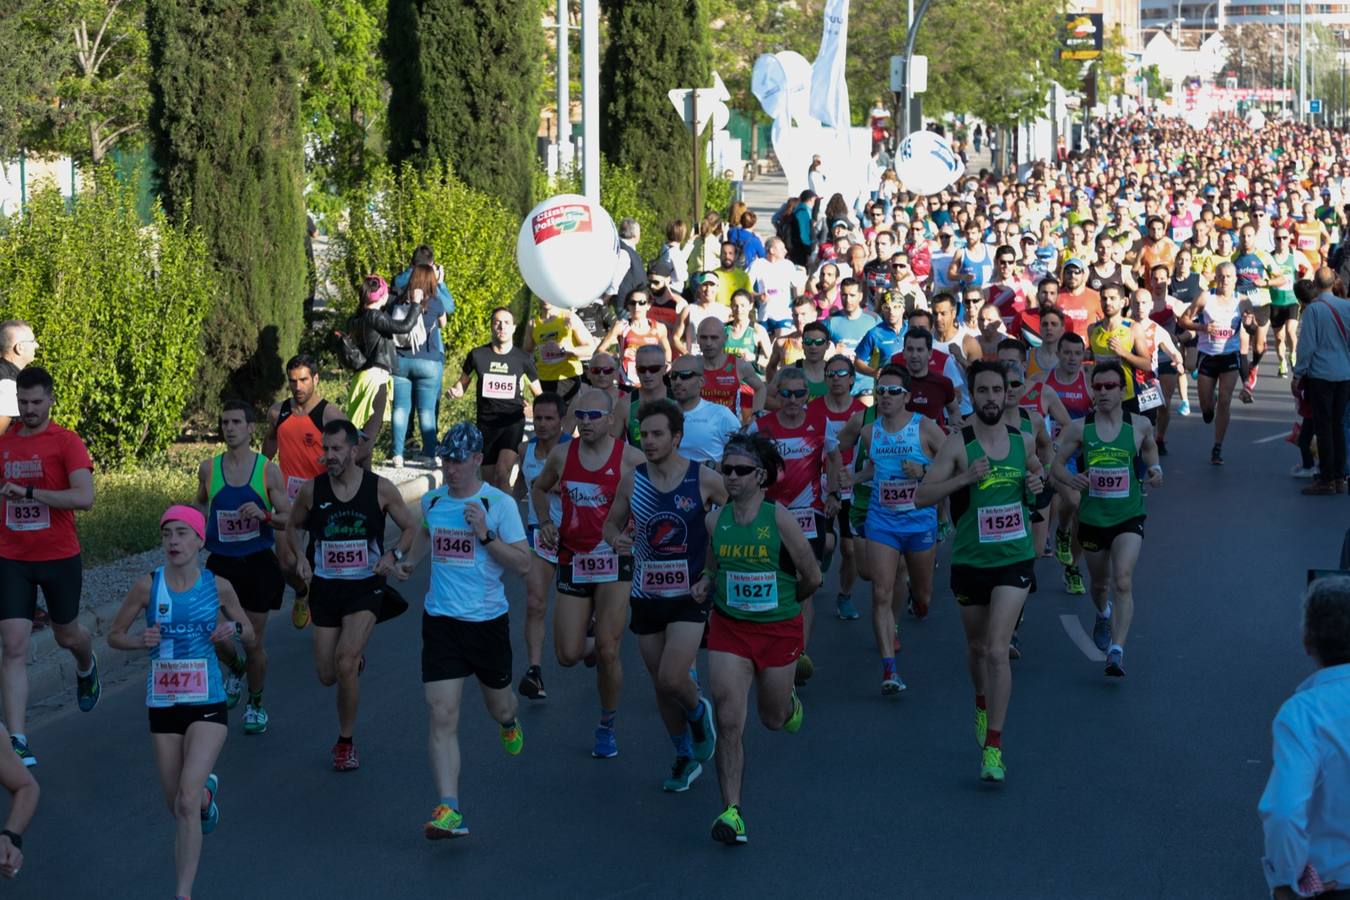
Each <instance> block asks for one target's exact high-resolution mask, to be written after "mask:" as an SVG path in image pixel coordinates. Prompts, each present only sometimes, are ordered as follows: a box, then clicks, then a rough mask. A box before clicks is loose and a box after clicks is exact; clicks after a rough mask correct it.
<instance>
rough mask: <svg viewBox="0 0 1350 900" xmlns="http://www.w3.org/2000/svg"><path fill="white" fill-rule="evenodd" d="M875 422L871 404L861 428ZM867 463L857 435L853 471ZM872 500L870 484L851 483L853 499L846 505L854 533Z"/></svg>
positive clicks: (874, 408) (865, 452) (865, 411)
mask: <svg viewBox="0 0 1350 900" xmlns="http://www.w3.org/2000/svg"><path fill="white" fill-rule="evenodd" d="M876 420H877V405H876V404H875V403H873V404H872V405H871V406H869V407H867V409H865V410H863V427H866V426H868V425H871V424H872V423H873V422H875V421H876ZM865 462H867V448H866V447H864V446H863V442H862V435H861V434H860V435H858V444H857V448H856V449H855V450H854V453H853V471H854V473H858V472H861V471H862V467H863V463H865ZM871 499H872V483H871V482H865V481H856V482H854V483H853V499H852V500H850V501H849V504H848V521H849V524H850V525H852V526H853V530H854V531H855V532H857V531H859V527H860V526H861V525H862V523H863V521H864V520H866V519H867V504H868V503H869V502H870V501H871Z"/></svg>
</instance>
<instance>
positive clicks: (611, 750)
mask: <svg viewBox="0 0 1350 900" xmlns="http://www.w3.org/2000/svg"><path fill="white" fill-rule="evenodd" d="M705 715H706V713H705ZM618 755H619V744H618V742H617V741H615V740H614V729H613V728H606V727H604V726H603V725H601V726H600V727H599V728H597V729H595V749H594V750H592V751H591V756H594V757H595V758H596V759H613V758H614V757H616V756H618Z"/></svg>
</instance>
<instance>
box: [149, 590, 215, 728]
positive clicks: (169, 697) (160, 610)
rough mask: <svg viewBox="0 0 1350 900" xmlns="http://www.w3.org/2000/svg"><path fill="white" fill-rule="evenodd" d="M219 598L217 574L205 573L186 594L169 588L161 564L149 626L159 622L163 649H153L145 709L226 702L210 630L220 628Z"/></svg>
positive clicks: (152, 598)
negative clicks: (148, 707) (146, 707)
mask: <svg viewBox="0 0 1350 900" xmlns="http://www.w3.org/2000/svg"><path fill="white" fill-rule="evenodd" d="M219 612H220V598H219V597H218V596H217V595H216V576H215V575H213V574H212V573H210V572H208V571H206V570H205V569H202V571H201V574H200V575H199V576H198V577H197V583H196V584H194V585H193V586H192V587H191V588H189V589H188V590H186V591H183V592H182V593H179V592H178V591H173V590H170V589H169V584H168V582H167V581H166V580H165V578H164V567H163V566H160V567H159V568H158V569H156V570H155V571H154V572H153V573H152V575H151V577H150V603H149V604H148V605H147V606H146V608H145V624H146V626H147V627H149V626H152V625H155V624H158V625H159V630H160V639H159V646H158V647H152V648H151V649H150V675H149V677H148V678H147V679H146V684H145V705H146V706H154V707H166V706H178V705H190V706H195V705H200V704H205V703H223V702H224V701H225V686H224V684H223V683H222V682H221V680H220V665H219V664H218V663H217V662H216V648H215V645H214V644H212V643H211V632H213V631H215V629H216V620H217V616H218V614H219Z"/></svg>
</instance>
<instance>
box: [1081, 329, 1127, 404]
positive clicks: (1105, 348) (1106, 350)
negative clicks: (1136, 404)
mask: <svg viewBox="0 0 1350 900" xmlns="http://www.w3.org/2000/svg"><path fill="white" fill-rule="evenodd" d="M1112 338H1120V339H1121V340H1122V341H1124V342H1125V343H1126V344H1127V347H1126V349H1127V350H1130V351H1133V349H1134V326H1133V325H1132V324H1131V323H1129V322H1122V323H1121V324H1120V325H1117V326H1116V327H1115V328H1107V327H1106V324H1105V322H1103V323H1101V324H1100V325H1095V326H1093V327H1092V328H1090V329H1089V330H1088V349H1089V350H1090V351H1091V353H1092V359H1093V360H1094V361H1095V362H1106V361H1107V360H1115V361H1116V362H1119V363H1120V365H1121V367H1122V368H1124V369H1125V371H1126V372H1129V371H1131V369H1130V366H1129V365H1128V364H1127V363H1126V362H1125V361H1124V360H1123V359H1121V358H1120V356H1119V355H1118V354H1117V353H1116V352H1115V351H1114V350H1112V349H1111V339H1112ZM1122 391H1123V394H1122V398H1123V399H1125V400H1130V399H1133V397H1134V379H1133V378H1126V379H1125V386H1124V388H1123V389H1122Z"/></svg>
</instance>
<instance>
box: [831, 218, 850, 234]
mask: <svg viewBox="0 0 1350 900" xmlns="http://www.w3.org/2000/svg"><path fill="white" fill-rule="evenodd" d="M847 227H848V222H847V221H845V220H844V219H832V220H830V230H831V231H833V230H834V229H836V228H847Z"/></svg>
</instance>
